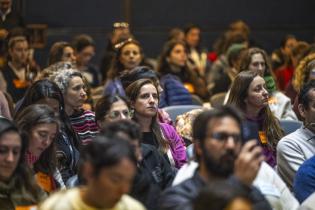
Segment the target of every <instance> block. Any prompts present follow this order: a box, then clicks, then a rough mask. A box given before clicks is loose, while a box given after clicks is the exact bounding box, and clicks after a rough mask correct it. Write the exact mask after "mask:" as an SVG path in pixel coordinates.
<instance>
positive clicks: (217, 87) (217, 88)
mask: <svg viewBox="0 0 315 210" xmlns="http://www.w3.org/2000/svg"><path fill="white" fill-rule="evenodd" d="M246 48H247V47H246V45H245V44H232V45H231V46H230V47H229V48H228V50H227V52H226V58H227V61H228V64H229V65H228V67H227V68H224V69H222V70H223V71H220V72H216V73H215V72H211V73H210V74H212V76H214V78H211V83H210V84H208V89H209V92H210V94H211V95H215V94H218V93H224V92H228V90H229V89H230V86H231V83H232V82H233V81H234V79H235V77H236V75H237V74H238V73H239V62H240V55H241V52H243V51H244V50H245V49H246Z"/></svg>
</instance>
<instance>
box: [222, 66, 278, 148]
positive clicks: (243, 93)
mask: <svg viewBox="0 0 315 210" xmlns="http://www.w3.org/2000/svg"><path fill="white" fill-rule="evenodd" d="M257 76H259V74H258V73H257V72H254V71H242V72H241V73H239V74H238V75H237V76H236V78H235V80H234V81H233V83H232V87H231V92H230V95H229V98H228V101H227V104H231V105H233V106H235V107H237V108H238V109H240V110H242V111H243V113H244V114H245V115H246V103H245V99H246V98H247V96H248V88H249V86H250V84H251V83H252V81H253V80H254V78H255V77H257ZM261 114H262V116H263V117H264V120H263V128H262V129H263V130H264V131H265V132H266V134H267V139H268V145H269V146H270V147H271V148H272V149H274V150H275V149H276V146H277V144H278V141H279V140H280V139H281V138H282V137H283V131H282V129H281V127H280V124H279V121H278V120H277V119H276V118H275V116H274V115H273V114H272V112H271V110H270V108H269V106H266V107H264V108H263V109H262V110H261Z"/></svg>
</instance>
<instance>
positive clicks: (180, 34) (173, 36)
mask: <svg viewBox="0 0 315 210" xmlns="http://www.w3.org/2000/svg"><path fill="white" fill-rule="evenodd" d="M167 40H168V41H170V40H178V41H182V42H184V41H185V33H184V31H183V30H182V29H181V28H178V27H175V28H172V29H171V30H170V31H169V33H168V39H167Z"/></svg>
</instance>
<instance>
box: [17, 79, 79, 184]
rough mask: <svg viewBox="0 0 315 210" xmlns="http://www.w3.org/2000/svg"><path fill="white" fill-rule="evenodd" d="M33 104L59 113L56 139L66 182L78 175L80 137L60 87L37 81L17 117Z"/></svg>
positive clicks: (60, 165) (27, 93)
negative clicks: (73, 125)
mask: <svg viewBox="0 0 315 210" xmlns="http://www.w3.org/2000/svg"><path fill="white" fill-rule="evenodd" d="M32 104H46V105H48V106H50V107H51V108H53V109H54V111H55V112H56V113H58V115H59V118H60V128H59V130H60V131H59V132H58V135H57V138H56V146H57V162H58V169H59V170H60V172H61V175H62V178H63V180H64V181H66V180H67V179H68V178H70V177H71V176H73V175H75V174H76V167H77V162H78V159H79V151H78V149H79V143H80V139H79V136H78V135H77V134H76V133H75V132H74V130H73V128H72V126H71V123H70V120H69V118H68V116H67V114H66V112H65V104H64V99H63V96H62V92H61V90H60V89H59V87H58V86H57V85H56V84H55V83H54V82H52V81H50V80H47V79H46V80H38V81H36V82H35V83H34V84H33V85H32V86H31V87H30V88H29V89H28V90H27V92H26V94H25V97H24V99H23V101H22V102H21V105H20V107H19V109H18V110H17V111H16V115H19V113H20V112H22V111H23V110H24V109H25V108H26V107H28V106H30V105H32Z"/></svg>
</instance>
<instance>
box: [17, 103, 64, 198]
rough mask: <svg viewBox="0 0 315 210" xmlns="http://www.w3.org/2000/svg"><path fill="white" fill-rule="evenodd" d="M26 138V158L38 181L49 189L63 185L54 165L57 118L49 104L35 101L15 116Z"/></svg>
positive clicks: (55, 158)
mask: <svg viewBox="0 0 315 210" xmlns="http://www.w3.org/2000/svg"><path fill="white" fill-rule="evenodd" d="M14 121H15V123H16V124H17V126H18V128H19V129H20V130H21V134H22V138H23V141H26V142H27V145H28V146H27V150H26V153H25V154H23V155H24V157H25V162H26V163H27V164H28V166H29V167H30V168H31V169H32V170H33V172H34V174H35V177H36V180H37V183H38V185H39V186H40V187H41V188H42V189H43V190H44V191H46V192H48V193H51V192H52V191H55V190H57V189H59V188H65V185H64V182H63V180H62V177H61V173H60V172H59V170H58V169H57V157H56V146H55V145H56V142H55V140H56V137H57V136H58V129H59V118H58V116H57V115H56V113H55V112H54V110H53V109H52V108H50V107H49V106H48V105H42V104H34V105H31V106H28V107H27V108H25V109H24V110H23V111H22V112H20V113H19V115H17V116H16V117H15V119H14Z"/></svg>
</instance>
